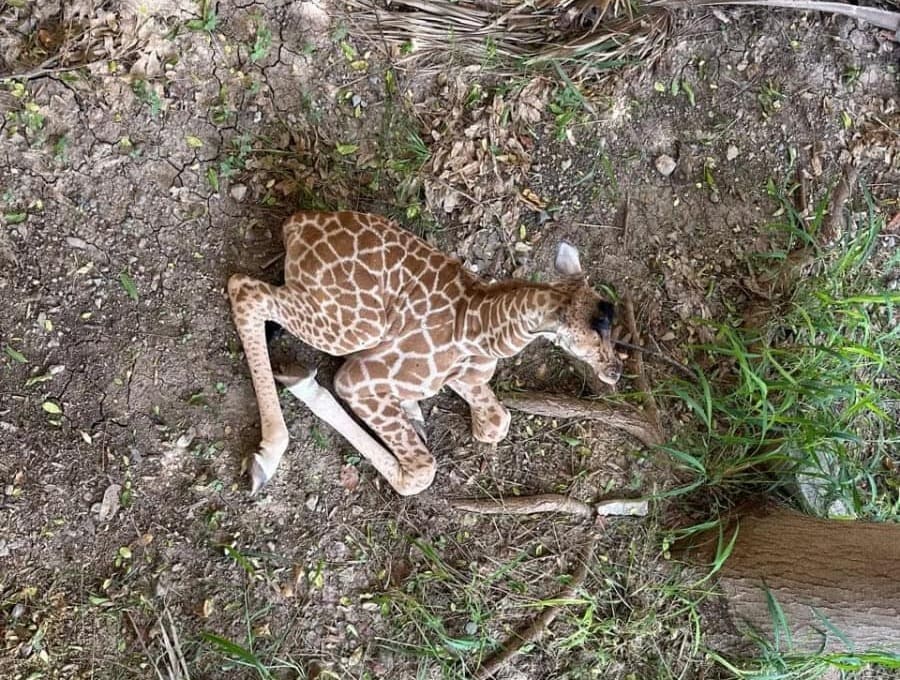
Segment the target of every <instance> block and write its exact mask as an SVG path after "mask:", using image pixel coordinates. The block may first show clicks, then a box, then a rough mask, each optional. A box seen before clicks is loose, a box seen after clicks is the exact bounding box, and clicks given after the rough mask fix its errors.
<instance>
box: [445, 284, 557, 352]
mask: <svg viewBox="0 0 900 680" xmlns="http://www.w3.org/2000/svg"><path fill="white" fill-rule="evenodd" d="M567 297H568V296H567V294H566V293H565V291H564V290H562V289H561V288H560V287H558V286H554V285H548V284H541V283H529V282H525V281H504V282H501V283H495V284H487V285H485V284H481V285H479V286H478V287H477V288H476V289H475V290H473V291H471V295H470V296H469V299H468V307H467V309H466V311H465V314H464V328H463V332H462V334H461V335H462V337H464V338H465V340H466V341H468V342H470V343H472V344H474V345H476V346H477V347H478V349H479V350H480V351H481V352H483V353H484V354H486V355H487V356H491V357H496V358H505V357H511V356H513V355H515V354H518V353H519V352H521V351H522V350H523V349H525V347H526V346H527V345H528V343H530V342H531V341H532V340H534V339H535V338H537V337H539V336H540V335H542V334H545V333H554V332H555V331H556V330H557V328H558V326H559V311H560V309H561V308H562V307H563V306H564V304H565V302H566V300H567Z"/></svg>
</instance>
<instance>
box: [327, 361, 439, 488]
mask: <svg viewBox="0 0 900 680" xmlns="http://www.w3.org/2000/svg"><path fill="white" fill-rule="evenodd" d="M353 363H354V362H352V361H350V362H347V363H346V364H344V366H343V367H342V368H341V370H340V371H338V374H337V375H336V376H335V381H334V386H335V390H336V391H337V393H338V396H340V397H341V399H343V400H344V401H345V402H346V403H347V405H348V406H349V407H350V408H351V409H352V410H353V412H354V413H355V414H356V415H357V416H358V417H359V418H360V419H361V420H362V421H363V422H364V423H365V424H366V425H368V426H369V427H370V428H371V429H372V431H373V432H374V433H375V434H376V435H378V436H379V437H380V438H381V441H383V442H384V443H385V444H387V446H388V448H389V449H390V450H391V453H393V454H394V457H395V458H396V459H397V463H398V464H399V466H400V474H399V476H398V478H397V479H396V481H393V480H388V481H390V482H391V486H393V487H394V490H395V491H396V492H397V493H399V494H400V495H401V496H412V495H414V494H417V493H421V492H422V491H424V490H425V489H427V488H428V487H429V486H431V483H432V482H433V481H434V474H435V470H436V466H435V462H434V456H432V455H431V451H429V450H428V447H426V446H425V444H424V443H423V442H422V440H421V439H420V438H419V435H418V433H417V432H416V428H415V427H414V426H413V424H412V422H410V420H409V418H408V416H407V410H406V409H407V408H410V406H409V402H408V401H407V400H402V399H399V398H397V397H396V396H394V395H393V394H387V393H378V392H372V391H370V390H367V389H364V388H360V386H359V385H358V384H357V383H355V382H354V381H353V380H352V379H351V378H350V376H351V375H352V373H353V371H352V368H350V369H349V370H348V366H349V367H352V366H353ZM413 403H414V402H413Z"/></svg>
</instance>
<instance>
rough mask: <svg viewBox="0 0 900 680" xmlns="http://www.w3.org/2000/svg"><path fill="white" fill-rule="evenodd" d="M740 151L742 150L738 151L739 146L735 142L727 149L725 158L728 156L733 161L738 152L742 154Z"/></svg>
mask: <svg viewBox="0 0 900 680" xmlns="http://www.w3.org/2000/svg"><path fill="white" fill-rule="evenodd" d="M740 153H741V152H740V151H738V148H737V147H736V146H735V145H734V144H729V145H728V149H727V150H726V151H725V158H727V159H728V160H730V161H733V160H734V159H735V158H737V157H738V154H740Z"/></svg>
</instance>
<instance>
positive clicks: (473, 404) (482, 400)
mask: <svg viewBox="0 0 900 680" xmlns="http://www.w3.org/2000/svg"><path fill="white" fill-rule="evenodd" d="M467 377H470V376H469V374H463V375H462V376H461V377H459V378H457V379H455V380H451V381H450V382H448V383H447V387H449V388H450V389H451V390H453V391H454V392H456V393H457V394H458V395H459V396H460V397H462V398H463V399H464V400H465V401H466V403H468V404H469V409H470V411H471V412H472V436H473V437H475V439H477V440H478V441H480V442H485V443H488V444H495V443H497V442H499V441H501V440H502V439H503V438H504V437H506V435H507V433H508V432H509V421H510V416H509V411H507V410H506V407H505V406H504V405H503V404H501V403H500V400H499V399H497V396H496V395H495V394H494V391H493V390H492V389H491V388H490V387H489V386H488V385H487V383H483V382H468V381H467V380H466V378H467Z"/></svg>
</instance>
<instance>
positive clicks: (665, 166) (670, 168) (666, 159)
mask: <svg viewBox="0 0 900 680" xmlns="http://www.w3.org/2000/svg"><path fill="white" fill-rule="evenodd" d="M655 165H656V170H657V172H659V174H660V175H662V176H663V177H668V176H669V175H671V174H672V173H673V172H675V165H676V164H675V159H674V158H672V157H671V156H669V155H667V154H663V155H662V156H660V157H659V158H657V159H656V163H655Z"/></svg>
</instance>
